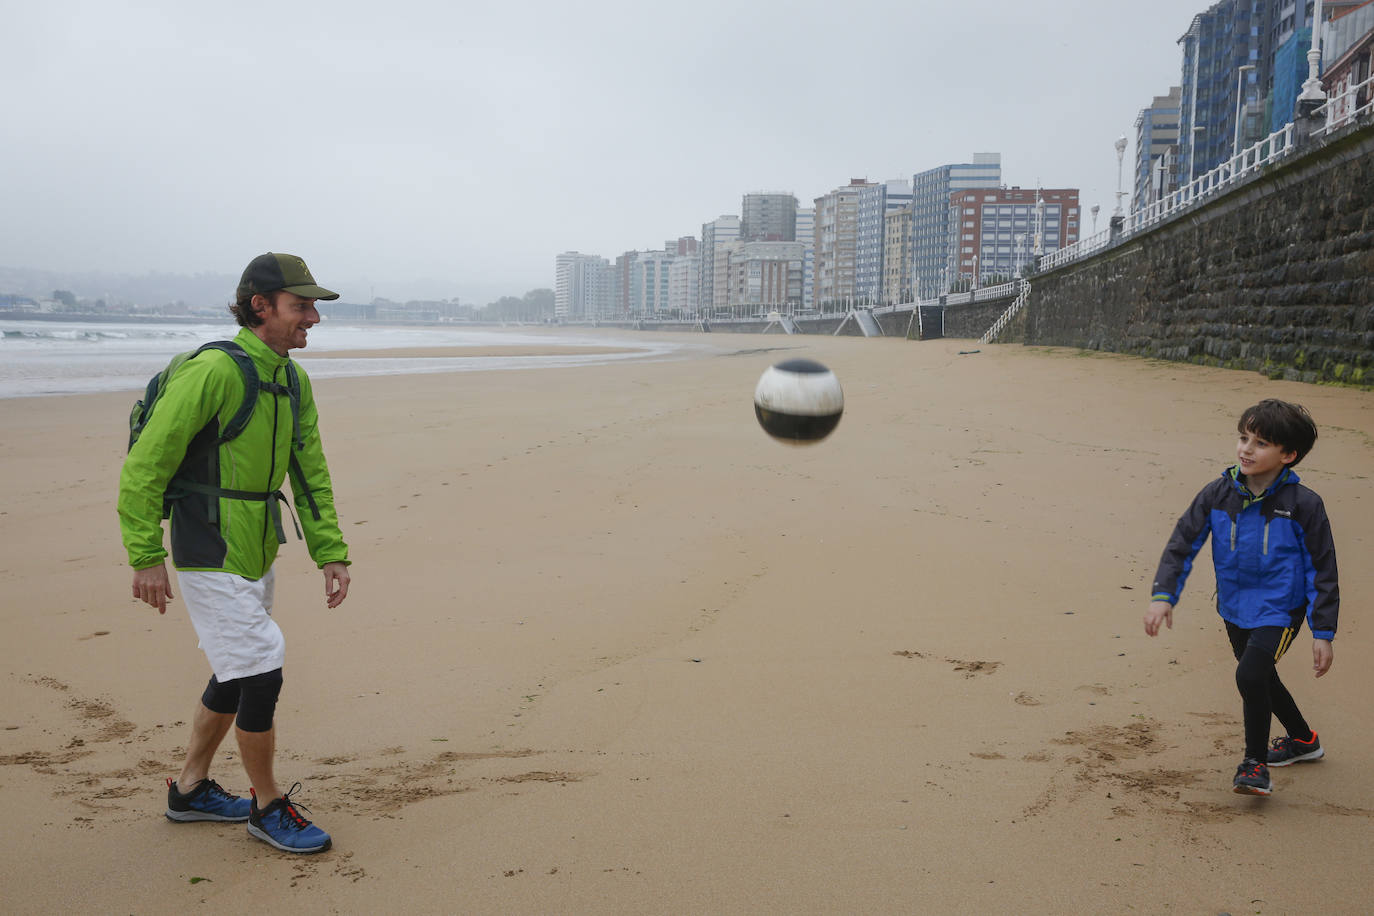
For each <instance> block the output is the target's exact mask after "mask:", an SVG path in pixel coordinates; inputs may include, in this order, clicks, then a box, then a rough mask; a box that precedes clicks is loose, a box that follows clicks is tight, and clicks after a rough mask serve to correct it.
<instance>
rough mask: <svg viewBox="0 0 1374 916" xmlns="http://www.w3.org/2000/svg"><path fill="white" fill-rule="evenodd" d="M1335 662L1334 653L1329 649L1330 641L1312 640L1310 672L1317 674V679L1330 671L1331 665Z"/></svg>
mask: <svg viewBox="0 0 1374 916" xmlns="http://www.w3.org/2000/svg"><path fill="white" fill-rule="evenodd" d="M1335 660H1336V653H1335V652H1334V651H1333V650H1332V648H1331V640H1329V639H1314V640H1312V670H1313V671H1315V672H1317V677H1321V676H1322V675H1323V674H1325V673H1326V672H1328V671H1330V670H1331V663H1332V662H1333V661H1335Z"/></svg>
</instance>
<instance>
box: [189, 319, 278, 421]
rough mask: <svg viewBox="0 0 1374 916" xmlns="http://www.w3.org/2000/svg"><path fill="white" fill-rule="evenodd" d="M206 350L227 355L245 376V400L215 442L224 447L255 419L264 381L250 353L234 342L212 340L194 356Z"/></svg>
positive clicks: (194, 354)
mask: <svg viewBox="0 0 1374 916" xmlns="http://www.w3.org/2000/svg"><path fill="white" fill-rule="evenodd" d="M206 350H219V351H221V352H223V353H227V354H228V355H229V356H230V357H231V358H232V359H233V360H234V363H235V365H237V366H238V367H239V374H240V375H242V376H243V400H242V401H241V402H240V403H239V409H238V410H237V411H236V412H235V413H234V415H233V416H232V417H231V418H230V419H229V422H228V423H226V424H224V429H222V430H221V431H220V434H219V438H218V439H217V440H215V445H223V444H224V443H226V442H228V441H229V440H230V439H233V438H234V437H235V436H237V435H238V434H239V433H241V432H243V428H244V427H245V426H247V425H248V421H249V420H250V419H252V417H253V407H254V406H255V405H256V404H257V403H258V391H259V390H260V389H261V388H262V380H261V378H259V376H258V367H257V366H255V365H253V357H251V356H249V355H248V352H247V351H246V350H244V349H243V347H241V346H239V345H238V344H237V343H235V342H234V341H232V340H212V341H210V342H209V343H207V344H203V345H202V346H201V347H200V349H198V350H196V352H195V353H193V354H192V356H198V355H199V354H201V353H204V352H205V351H206Z"/></svg>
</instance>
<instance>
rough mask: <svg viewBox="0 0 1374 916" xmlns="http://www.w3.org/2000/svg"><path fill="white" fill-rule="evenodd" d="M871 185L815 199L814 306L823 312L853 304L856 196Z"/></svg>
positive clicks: (859, 183)
mask: <svg viewBox="0 0 1374 916" xmlns="http://www.w3.org/2000/svg"><path fill="white" fill-rule="evenodd" d="M872 184H873V182H871V181H869V180H867V179H865V178H853V179H851V180H850V182H849V184H847V185H845V186H843V187H839V188H836V189H835V190H833V191H831V192H830V193H829V194H826V195H824V196H822V197H817V198H816V224H815V233H816V236H815V242H814V248H815V252H816V261H815V265H814V268H813V270H814V272H815V298H816V304H817V305H819V306H820V307H821V308H822V309H826V310H827V311H829V310H833V309H835V308H837V307H841V306H843V305H848V304H851V303H852V302H853V301H854V258H855V255H856V253H857V250H858V238H859V192H860V191H861V190H862V189H864V188H866V187H870V186H871V185H872Z"/></svg>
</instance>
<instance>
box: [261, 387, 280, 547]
mask: <svg viewBox="0 0 1374 916" xmlns="http://www.w3.org/2000/svg"><path fill="white" fill-rule="evenodd" d="M280 371H281V367H280V366H278V367H277V368H276V369H273V370H272V383H273V384H278V382H277V373H278V372H280ZM280 420H281V398H280V397H278V396H277V395H276V394H273V395H272V460H271V461H270V462H269V463H268V466H267V480H266V481H265V483H266V486H264V487H263V489H264V490H270V489H271V486H272V478H273V477H275V476H276V474H277V426H278V424H279V421H280ZM271 527H272V497H270V496H269V497H267V500H266V501H265V502H264V503H263V514H262V537H261V538H260V539H259V541H258V546H259V547H261V548H262V563H260V564H259V565H260V566H263V567H266V566H267V531H268V529H269V528H271ZM263 572H264V573H266V572H267V570H266V569H265V568H264V569H263Z"/></svg>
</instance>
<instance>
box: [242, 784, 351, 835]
mask: <svg viewBox="0 0 1374 916" xmlns="http://www.w3.org/2000/svg"><path fill="white" fill-rule="evenodd" d="M300 787H301V784H300V783H296V784H295V785H293V786H292V787H291V791H290V792H287V793H286V794H285V795H283V796H282V797H281V798H274V799H272V803H271V804H270V805H268V806H267V807H266V808H259V807H258V795H257V793H256V792H254V793H253V801H252V810H251V811H250V812H249V815H248V835H249V836H253V837H257V838H258V839H260V840H262V841H263V842H264V843H266V844H268V845H269V846H274V847H276V848H277V849H280V850H281V851H282V852H324V851H325V850H326V849H328V848H329V846H330V844H331V843H332V842H333V840H331V839H330V838H329V834H327V833H325V832H324V831H323V830H321V829H320V828H318V827H316V826H315V825H314V824H312V823H310V822H309V821H308V820H306V819H305V818H303V817H301V814H300V812H301V811H305V810H307V809H306V808H304V807H303V806H301V805H297V804H295V803H294V802H292V801H291V795H292V793H293V792H295V791H296V790H297V789H299V788H300ZM250 791H251V790H250Z"/></svg>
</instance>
